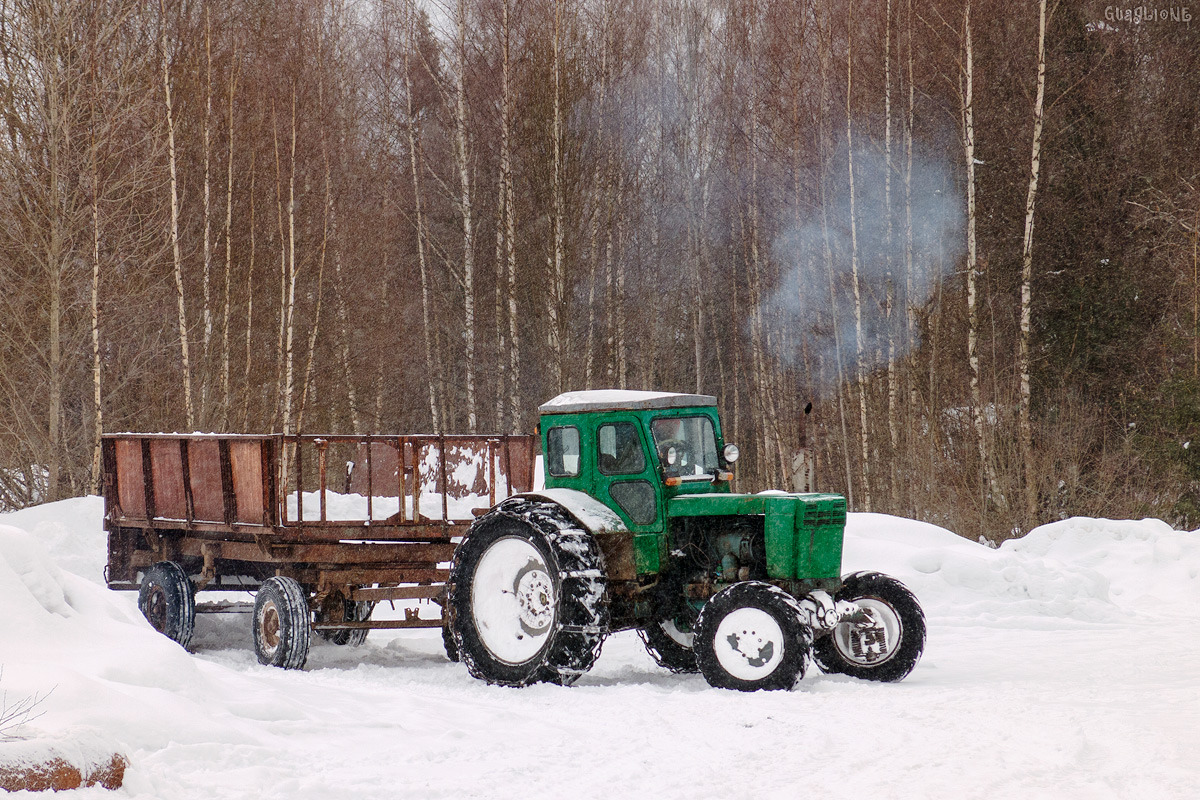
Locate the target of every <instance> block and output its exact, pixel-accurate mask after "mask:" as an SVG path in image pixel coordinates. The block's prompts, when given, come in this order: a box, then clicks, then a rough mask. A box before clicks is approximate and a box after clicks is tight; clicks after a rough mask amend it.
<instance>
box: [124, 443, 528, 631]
mask: <svg viewBox="0 0 1200 800" xmlns="http://www.w3.org/2000/svg"><path fill="white" fill-rule="evenodd" d="M101 447H102V453H101V454H102V459H103V475H104V484H103V491H104V498H105V507H106V508H105V529H106V530H107V532H108V565H107V568H106V580H107V583H108V586H109V588H111V589H118V590H137V589H139V588H140V586H141V583H142V578H143V575H144V573H145V572H146V570H147V569H148V568H149V567H150V566H152V565H154V564H157V563H159V562H174V563H176V564H178V565H179V566H180V567H182V569H183V572H184V573H186V575H187V576H188V579H189V580H190V584H191V587H192V589H193V591H230V590H250V591H254V590H257V589H258V588H259V586H260V585H261V584H262V582H263V581H265V580H267V579H268V578H271V577H273V576H286V577H288V578H291V579H294V580H295V581H297V582H298V583H299V584H300V585H301V586H302V587H303V589H304V591H305V592H306V593H307V594H308V602H309V606H310V609H311V611H312V612H313V613H314V615H315V616H314V620H315V621H314V628H315V629H317V630H356V629H361V628H397V627H436V626H440V625H442V623H443V620H442V619H441V618H440V617H438V618H437V619H418V618H410V619H406V620H392V621H386V622H385V621H380V622H372V621H370V620H369V619H367V620H353V619H348V618H345V615H344V614H343V613H341V609H342V608H344V607H345V606H346V604H348V603H375V602H379V601H382V600H414V599H427V600H435V601H437V600H440V599H441V598H442V595H443V592H444V584H445V582H446V580H447V578H448V574H449V570H448V562H449V561H450V558H451V556H452V554H453V552H454V547H455V543H456V542H457V540H458V538H459V537H461V536H462V535H463V534H464V533H465V532H466V530H467V527H468V526H469V525H470V524H471V522H472V521H473V519H474V516H475V514H476V513H480V512H481V511H482V510H484V509H487V508H490V507H491V506H493V505H495V504H496V503H497V502H499V501H500V500H503V499H504V498H506V497H508V496H511V495H513V494H516V493H519V492H524V491H529V490H530V489H532V486H533V465H534V449H535V437H532V436H445V435H396V436H388V435H368V436H315V435H284V434H268V435H235V434H187V435H181V434H147V433H122V434H110V435H106V436H105V437H104V439H103V441H102V445H101ZM219 606H220V604H218V607H219ZM200 608H201V609H202V610H203V608H204V607H203V606H201V607H200ZM220 610H235V609H234V608H227V609H220Z"/></svg>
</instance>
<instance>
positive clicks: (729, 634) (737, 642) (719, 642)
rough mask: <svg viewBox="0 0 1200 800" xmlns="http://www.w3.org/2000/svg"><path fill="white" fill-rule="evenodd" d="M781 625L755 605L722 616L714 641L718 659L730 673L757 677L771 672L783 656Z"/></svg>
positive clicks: (738, 676)
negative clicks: (754, 606)
mask: <svg viewBox="0 0 1200 800" xmlns="http://www.w3.org/2000/svg"><path fill="white" fill-rule="evenodd" d="M784 639H785V637H784V635H783V629H782V628H781V627H780V626H779V623H778V622H777V621H776V620H775V618H774V617H772V616H771V615H770V614H768V613H767V612H766V611H763V610H761V609H758V608H739V609H736V610H734V611H732V612H730V613H729V614H727V615H725V618H724V619H722V620H721V623H720V624H719V625H718V626H717V634H716V637H715V639H714V642H713V648H714V650H715V651H716V656H717V660H718V661H719V662H720V663H721V666H722V667H723V668H724V669H725V671H726V672H728V673H729V674H730V675H732V676H733V677H735V678H737V679H739V680H743V681H757V680H762V679H763V678H766V677H767V676H769V675H770V674H771V673H773V672H774V671H775V669H776V667H778V666H779V662H780V661H782V660H783V651H784V648H785V642H784Z"/></svg>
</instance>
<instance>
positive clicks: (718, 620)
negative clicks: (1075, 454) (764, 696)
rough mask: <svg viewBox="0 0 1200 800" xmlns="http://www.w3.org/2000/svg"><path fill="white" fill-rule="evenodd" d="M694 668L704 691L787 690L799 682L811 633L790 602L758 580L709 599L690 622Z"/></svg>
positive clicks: (810, 645)
mask: <svg viewBox="0 0 1200 800" xmlns="http://www.w3.org/2000/svg"><path fill="white" fill-rule="evenodd" d="M695 643H696V663H697V664H698V665H699V667H700V672H701V673H703V674H704V678H705V680H707V681H708V683H709V685H710V686H713V687H715V688H717V689H737V690H738V691H742V692H755V691H759V690H768V691H769V690H783V691H787V690H789V689H791V688H792V687H794V686H795V685H796V683H797V682H798V681H799V680H800V679H801V678H803V677H804V671H805V669H806V668H807V666H808V662H809V658H810V651H811V647H812V630H811V629H810V628H809V627H808V625H806V624H804V622H803V616H802V611H801V609H800V606H799V605H798V604H797V603H796V601H795V599H794V598H793V597H792V596H791V595H790V594H788V593H787V592H785V591H783V590H782V589H780V588H778V587H775V586H772V585H771V584H769V583H762V582H760V581H743V582H741V583H735V584H733V585H732V586H729V587H728V588H725V589H722V590H721V591H719V592H717V593H716V594H715V595H713V597H712V599H711V600H709V601H708V602H707V603H706V604H705V605H704V608H703V609H701V611H700V619H699V620H698V621H697V622H696V640H695Z"/></svg>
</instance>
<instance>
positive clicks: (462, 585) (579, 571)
mask: <svg viewBox="0 0 1200 800" xmlns="http://www.w3.org/2000/svg"><path fill="white" fill-rule="evenodd" d="M605 586H606V582H605V579H604V572H603V561H602V559H601V556H600V550H599V547H598V546H597V545H596V541H595V539H594V538H593V537H592V535H591V534H590V533H588V532H587V531H585V530H583V529H581V528H580V527H578V524H577V523H575V522H574V521H573V520H572V519H571V518H570V517H569V516H567V514H566V513H565V512H563V511H562V510H561V509H560V508H559V507H558V506H556V505H554V504H553V503H547V502H537V501H529V500H524V499H517V500H509V501H505V502H504V503H502V504H500V505H499V506H498V507H497V508H496V509H494V510H493V511H491V512H489V513H488V514H486V515H484V516H482V517H480V518H479V519H478V520H476V522H475V524H474V525H472V526H471V530H470V531H469V532H468V533H467V536H466V538H464V539H463V541H462V543H461V544H459V546H458V548H457V549H456V550H455V553H454V563H453V567H452V569H451V573H450V593H449V604H450V607H451V619H452V620H453V623H452V625H453V627H452V633H453V638H454V644H455V647H456V649H457V651H458V654H459V656H460V657H461V658H462V660H463V661H464V662H466V665H467V669H468V670H470V672H471V674H472V675H474V676H475V677H476V678H480V679H482V680H485V681H487V682H488V683H495V684H500V685H504V686H527V685H529V684H531V683H538V682H542V681H546V682H550V683H558V684H562V685H564V686H566V685H570V684H571V683H574V682H575V681H576V680H577V679H578V678H579V676H580V675H582V674H583V673H585V672H587V671H588V670H589V669H591V667H592V664H593V663H595V661H596V658H597V657H599V655H600V647H601V645H602V644H603V642H604V636H605V634H606V633H607V629H608V610H607V607H606V606H605V604H604V592H605Z"/></svg>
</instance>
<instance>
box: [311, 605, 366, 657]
mask: <svg viewBox="0 0 1200 800" xmlns="http://www.w3.org/2000/svg"><path fill="white" fill-rule="evenodd" d="M341 602H342V605H343V606H344V610H343V612H342V615H341V617H340V618H339V619H337V620H335V621H336V622H366V621H367V620H369V619H370V618H371V612H372V611H373V610H375V604H374V603H372V602H371V601H369V600H342V601H341ZM370 632H371V631H370V630H369V629H367V628H348V629H343V630H340V631H321V638H322V639H325V640H326V641H328V642H333V643H334V644H336V645H342V646H346V647H358V646H360V645H361V644H362V643H363V642H365V641H366V640H367V634H368V633H370Z"/></svg>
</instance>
